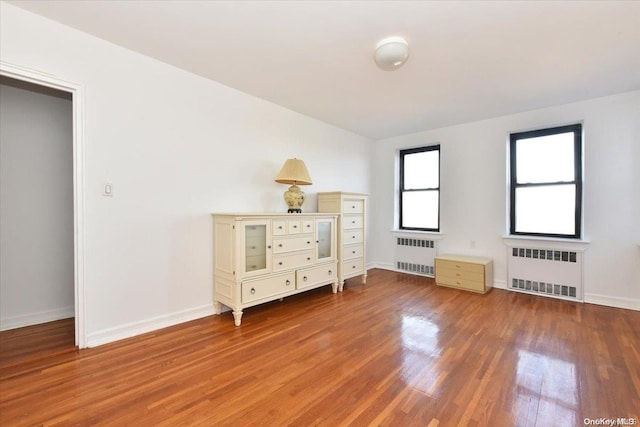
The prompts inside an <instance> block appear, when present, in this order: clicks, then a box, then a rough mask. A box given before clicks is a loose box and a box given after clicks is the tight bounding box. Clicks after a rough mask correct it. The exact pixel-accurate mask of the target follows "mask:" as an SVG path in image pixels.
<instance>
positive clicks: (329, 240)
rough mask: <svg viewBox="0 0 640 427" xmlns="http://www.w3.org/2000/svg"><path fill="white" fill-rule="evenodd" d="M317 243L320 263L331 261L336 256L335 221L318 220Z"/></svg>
mask: <svg viewBox="0 0 640 427" xmlns="http://www.w3.org/2000/svg"><path fill="white" fill-rule="evenodd" d="M316 241H317V242H318V247H317V253H316V256H317V259H318V261H330V260H332V259H333V258H334V257H335V255H334V221H333V220H332V219H318V220H317V224H316Z"/></svg>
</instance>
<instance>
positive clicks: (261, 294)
mask: <svg viewBox="0 0 640 427" xmlns="http://www.w3.org/2000/svg"><path fill="white" fill-rule="evenodd" d="M294 280H295V276H294V274H293V273H287V274H280V275H277V276H270V277H267V278H263V279H256V280H246V281H244V282H242V295H241V297H242V302H243V303H249V302H252V301H258V300H261V299H264V298H269V297H271V296H273V295H278V294H283V293H286V292H289V291H292V290H293V289H295V284H294V283H295V282H294Z"/></svg>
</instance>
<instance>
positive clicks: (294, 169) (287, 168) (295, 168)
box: [276, 159, 312, 185]
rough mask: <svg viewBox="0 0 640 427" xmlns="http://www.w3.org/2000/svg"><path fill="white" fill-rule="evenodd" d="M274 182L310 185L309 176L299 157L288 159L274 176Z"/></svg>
mask: <svg viewBox="0 0 640 427" xmlns="http://www.w3.org/2000/svg"><path fill="white" fill-rule="evenodd" d="M276 182H279V183H281V184H292V185H311V184H312V182H311V177H310V176H309V171H308V170H307V167H306V166H305V164H304V162H303V161H302V160H300V159H288V160H287V161H286V162H285V163H284V166H282V170H281V171H280V173H279V174H278V176H276Z"/></svg>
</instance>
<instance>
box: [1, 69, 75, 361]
mask: <svg viewBox="0 0 640 427" xmlns="http://www.w3.org/2000/svg"><path fill="white" fill-rule="evenodd" d="M0 84H2V91H3V101H2V102H3V104H2V108H3V111H2V121H3V122H4V123H3V125H10V126H3V129H2V132H3V134H2V138H3V141H2V150H3V153H2V175H3V176H2V178H3V180H2V181H3V183H2V186H3V187H2V211H3V212H2V213H3V219H2V221H3V222H2V234H3V236H2V239H3V241H2V256H3V258H2V263H3V267H7V268H3V273H2V282H3V283H2V288H1V290H2V293H3V294H4V295H3V301H2V303H3V304H4V306H3V307H2V308H3V310H2V311H3V313H2V323H3V324H2V325H1V326H2V327H1V328H0V329H2V330H3V332H2V341H3V343H4V344H7V343H9V342H11V343H15V349H20V348H22V347H21V346H23V345H25V344H24V343H22V341H24V340H22V338H21V337H23V336H27V337H31V338H30V339H33V340H34V341H37V342H38V344H36V347H38V346H40V347H44V348H61V347H65V346H66V348H69V344H70V346H71V348H75V347H77V348H85V347H86V337H85V330H84V319H85V312H84V280H83V265H84V262H83V260H84V254H83V249H84V248H83V236H84V228H83V219H84V211H83V206H84V191H83V183H84V175H83V154H82V153H83V141H82V120H81V112H82V104H81V101H82V90H81V89H82V88H81V86H79V85H77V84H74V83H71V82H67V81H64V80H60V79H57V78H54V77H52V76H50V75H49V74H42V73H39V72H36V71H33V70H29V69H26V68H22V67H18V66H15V65H12V64H8V63H4V62H0ZM10 103H11V106H10V107H8V105H9V104H10ZM5 128H7V130H5ZM12 132H13V133H12ZM5 178H6V179H5ZM7 254H8V256H5V255H7ZM35 264H38V265H37V266H36V265H35ZM12 286H13V287H12ZM17 328H19V329H20V330H18V329H17ZM54 331H55V332H54ZM25 334H26V335H25ZM38 336H40V337H41V338H42V339H38V338H34V337H38ZM47 337H51V338H52V339H57V341H55V342H53V341H50V340H49V339H47ZM21 340H22V341H21ZM65 340H66V341H65ZM5 348H6V347H5ZM3 350H4V348H3ZM21 351H22V352H24V349H22V350H21Z"/></svg>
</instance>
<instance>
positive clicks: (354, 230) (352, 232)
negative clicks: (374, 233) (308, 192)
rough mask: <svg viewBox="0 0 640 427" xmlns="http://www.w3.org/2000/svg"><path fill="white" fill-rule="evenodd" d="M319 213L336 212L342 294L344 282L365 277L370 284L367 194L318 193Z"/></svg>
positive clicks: (363, 279) (364, 281)
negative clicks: (367, 256)
mask: <svg viewBox="0 0 640 427" xmlns="http://www.w3.org/2000/svg"><path fill="white" fill-rule="evenodd" d="M318 212H336V213H339V214H340V216H339V218H338V278H339V279H340V292H342V289H343V287H344V281H345V280H346V279H348V278H350V277H356V276H362V283H363V284H364V283H367V269H366V247H367V246H366V232H365V231H366V230H365V224H366V213H367V194H362V193H345V192H342V191H334V192H328V193H318Z"/></svg>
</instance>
